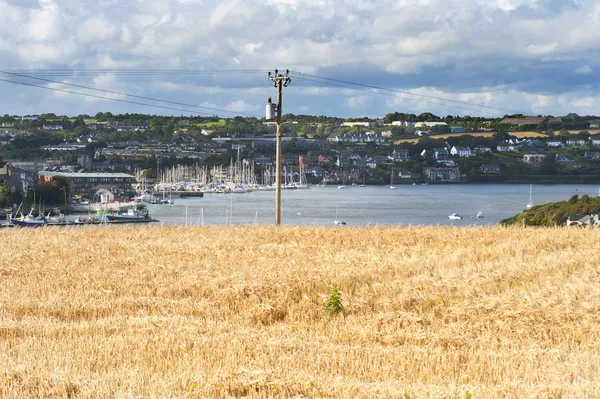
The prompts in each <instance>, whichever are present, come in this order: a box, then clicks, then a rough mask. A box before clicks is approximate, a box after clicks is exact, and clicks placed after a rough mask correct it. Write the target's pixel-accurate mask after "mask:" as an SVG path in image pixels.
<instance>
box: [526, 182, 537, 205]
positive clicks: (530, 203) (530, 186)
mask: <svg viewBox="0 0 600 399" xmlns="http://www.w3.org/2000/svg"><path fill="white" fill-rule="evenodd" d="M531 189H532V185H531V184H530V185H529V203H528V204H527V209H531V208H533V207H534V206H535V204H534V203H533V199H532V198H531Z"/></svg>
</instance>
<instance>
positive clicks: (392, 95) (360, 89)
mask: <svg viewBox="0 0 600 399" xmlns="http://www.w3.org/2000/svg"><path fill="white" fill-rule="evenodd" d="M295 79H300V80H305V81H308V82H315V83H319V84H325V85H329V86H334V87H341V88H344V89H349V90H356V91H364V92H367V93H371V94H379V95H382V96H387V97H393V98H403V99H406V100H411V101H416V102H421V103H427V104H433V105H442V106H444V107H448V108H456V109H462V110H466V111H474V112H481V113H485V114H488V115H493V112H491V111H484V110H479V109H473V108H466V107H460V106H457V105H449V104H444V103H437V102H433V101H428V100H419V99H415V98H407V97H403V96H401V95H399V94H390V93H378V92H375V91H372V90H369V89H363V88H360V87H351V86H347V85H342V84H337V83H331V82H323V81H319V80H314V79H308V78H304V77H300V76H296V77H295Z"/></svg>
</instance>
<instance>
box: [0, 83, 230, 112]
mask: <svg viewBox="0 0 600 399" xmlns="http://www.w3.org/2000/svg"><path fill="white" fill-rule="evenodd" d="M0 82H7V83H13V84H17V85H22V86H28V87H36V88H38V89H45V90H51V91H57V92H61V93H68V94H76V95H79V96H84V97H91V98H98V99H101V100H110V101H118V102H121V103H126V104H135V105H143V106H145V107H153V108H161V109H168V110H172V111H179V112H188V113H191V114H197V115H208V116H222V115H216V114H209V113H206V112H198V111H191V110H187V109H181V108H173V107H165V106H162V105H155V104H148V103H141V102H137V101H129V100H122V99H118V98H110V97H103V96H96V95H94V94H88V93H80V92H76V91H71V90H64V89H57V88H54V87H48V86H38V85H34V84H31V83H25V82H17V81H14V80H8V79H0Z"/></svg>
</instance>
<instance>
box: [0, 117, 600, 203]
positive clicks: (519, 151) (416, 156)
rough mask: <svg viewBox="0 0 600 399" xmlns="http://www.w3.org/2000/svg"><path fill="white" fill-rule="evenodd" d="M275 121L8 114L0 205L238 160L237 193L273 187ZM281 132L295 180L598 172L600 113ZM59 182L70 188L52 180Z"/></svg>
mask: <svg viewBox="0 0 600 399" xmlns="http://www.w3.org/2000/svg"><path fill="white" fill-rule="evenodd" d="M273 125H274V122H265V121H264V120H261V119H258V118H252V117H248V118H244V117H235V118H230V119H222V118H218V117H169V116H150V115H140V114H125V115H112V114H110V113H98V114H97V115H95V116H89V115H80V116H77V117H67V116H57V115H54V114H42V115H26V116H10V115H4V117H2V118H0V160H2V164H3V167H2V169H0V181H2V182H3V184H2V187H1V188H0V202H1V203H2V204H1V205H3V206H4V207H11V206H14V204H17V203H20V202H22V201H27V200H28V199H29V200H31V199H32V198H33V196H34V195H35V192H36V190H37V192H38V193H37V194H38V198H39V196H40V195H43V196H44V198H45V201H47V203H49V204H51V203H56V204H62V203H64V204H65V205H66V204H67V203H72V202H73V200H74V198H89V199H92V197H93V196H94V195H97V194H98V193H99V192H105V191H109V192H110V195H111V196H112V197H115V198H119V199H131V198H133V197H134V196H135V195H136V194H138V193H139V187H140V185H139V183H140V181H142V180H143V181H148V182H151V181H153V182H159V181H160V179H161V178H162V179H163V183H164V178H165V177H166V176H168V173H167V172H168V171H169V170H172V169H173V168H176V167H186V168H188V169H194V170H196V171H197V173H196V174H195V176H196V178H198V176H199V175H200V174H201V175H202V179H203V182H204V183H205V184H206V183H207V182H208V181H214V180H215V177H216V174H217V173H216V172H215V171H216V170H220V172H219V173H220V174H223V171H222V169H217V168H222V167H227V166H230V165H233V164H234V163H236V164H237V163H240V164H241V163H242V162H241V161H243V163H244V164H245V165H249V164H251V165H252V168H247V169H246V170H247V171H246V172H244V175H245V176H247V178H246V179H245V180H243V181H241V180H240V179H239V178H237V180H236V181H232V182H231V183H232V184H233V185H234V186H233V187H232V189H235V185H239V184H240V183H243V184H250V183H251V182H260V183H261V184H263V185H264V186H269V185H272V183H273V177H274V173H273V166H274V156H275V133H274V132H275V128H274V126H273ZM282 129H283V130H282V131H283V134H284V137H283V154H284V156H283V165H284V171H283V174H284V178H285V181H286V182H290V183H291V182H296V181H297V182H298V183H312V184H346V183H347V184H379V185H385V184H388V182H390V180H392V181H393V182H394V184H430V183H431V184H435V183H494V182H496V183H500V182H506V183H515V182H523V183H525V182H526V183H531V182H541V183H560V182H582V183H596V182H598V181H599V180H600V120H599V119H598V118H597V117H593V116H585V117H581V116H579V115H576V114H569V115H566V116H564V117H553V116H546V117H544V116H538V117H526V116H523V115H511V116H509V115H506V116H505V117H502V118H496V119H485V118H472V117H468V116H465V117H459V116H454V117H453V116H451V115H448V116H446V117H444V118H441V117H438V116H435V115H433V114H431V113H423V114H420V115H414V114H401V113H392V114H387V115H386V116H385V117H384V118H382V119H370V118H360V119H342V118H333V117H323V116H321V117H312V116H304V115H298V116H296V115H291V114H287V115H284V117H283V123H282ZM249 174H252V175H253V176H248V175H249ZM230 175H231V176H232V174H231V173H230ZM231 176H230V179H229V180H233V178H231ZM58 178H61V179H63V180H61V181H63V184H64V186H60V184H58V183H56V181H57V179H58ZM211 179H212V180H211ZM303 179H304V180H303ZM218 180H219V182H220V183H223V182H227V180H228V179H227V177H226V176H220V177H219V179H218ZM53 182H54V184H53ZM292 188H293V187H292ZM100 190H103V191H100ZM112 197H111V198H112Z"/></svg>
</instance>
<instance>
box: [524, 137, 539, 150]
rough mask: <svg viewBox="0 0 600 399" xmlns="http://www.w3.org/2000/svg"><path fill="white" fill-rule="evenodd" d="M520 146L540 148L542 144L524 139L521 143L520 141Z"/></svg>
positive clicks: (535, 140) (534, 140)
mask: <svg viewBox="0 0 600 399" xmlns="http://www.w3.org/2000/svg"><path fill="white" fill-rule="evenodd" d="M520 144H521V145H522V146H525V147H531V148H533V147H541V146H542V142H541V141H540V140H538V139H525V140H523V141H521V143H520Z"/></svg>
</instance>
